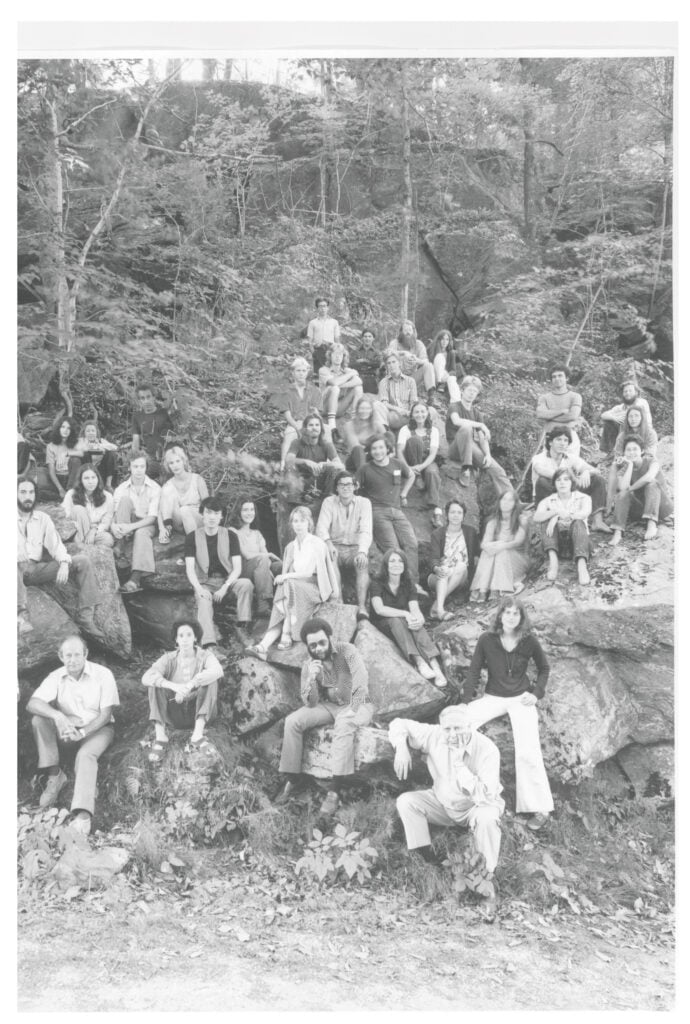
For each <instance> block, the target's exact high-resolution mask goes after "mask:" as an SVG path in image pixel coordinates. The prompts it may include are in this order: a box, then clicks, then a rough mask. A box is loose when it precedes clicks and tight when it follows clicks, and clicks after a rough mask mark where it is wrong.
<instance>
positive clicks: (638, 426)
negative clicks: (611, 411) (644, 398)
mask: <svg viewBox="0 0 690 1024" xmlns="http://www.w3.org/2000/svg"><path fill="white" fill-rule="evenodd" d="M628 434H637V435H639V436H640V437H641V438H642V445H643V447H642V454H643V455H649V456H650V458H652V459H655V458H656V453H657V449H658V447H659V435H658V434H657V432H656V430H655V429H654V427H653V426H652V425H651V423H650V421H649V417H648V416H647V413H646V412H645V411H644V409H642V408H641V407H640V408H638V407H637V406H636V405H634V406H632V408H630V409H628V411H627V412H626V414H625V419H624V420H623V422H622V423H621V427H620V430H619V431H618V437H617V438H616V443H615V445H614V446H613V454H614V460H613V463H614V464H615V462H616V458H617V457H619V456H621V455H622V454H623V443H624V441H625V439H626V437H627V436H628Z"/></svg>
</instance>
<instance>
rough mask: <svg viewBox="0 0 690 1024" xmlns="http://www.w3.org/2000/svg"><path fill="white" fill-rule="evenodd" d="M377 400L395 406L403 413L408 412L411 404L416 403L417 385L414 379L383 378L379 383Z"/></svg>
mask: <svg viewBox="0 0 690 1024" xmlns="http://www.w3.org/2000/svg"><path fill="white" fill-rule="evenodd" d="M379 398H380V399H381V401H383V402H388V404H389V405H395V406H397V408H399V409H402V410H403V411H404V412H409V411H410V409H411V408H412V404H413V402H416V401H417V384H416V382H415V379H414V377H406V376H405V374H404V373H403V374H401V375H400V376H399V377H384V378H383V380H380V381H379Z"/></svg>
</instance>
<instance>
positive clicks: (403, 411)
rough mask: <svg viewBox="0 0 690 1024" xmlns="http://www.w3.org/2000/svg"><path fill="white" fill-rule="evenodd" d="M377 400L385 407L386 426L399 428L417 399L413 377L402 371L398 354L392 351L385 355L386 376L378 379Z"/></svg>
mask: <svg viewBox="0 0 690 1024" xmlns="http://www.w3.org/2000/svg"><path fill="white" fill-rule="evenodd" d="M379 400H380V401H381V403H382V404H383V406H384V408H385V409H386V412H387V415H388V426H389V427H390V429H391V430H393V431H396V432H397V431H398V430H400V428H401V427H403V426H405V424H406V423H407V422H408V420H409V418H410V410H411V408H412V404H413V402H416V401H417V385H416V384H415V380H414V377H408V376H407V375H406V374H404V373H403V372H402V365H401V362H400V356H399V355H397V354H396V353H394V352H391V353H389V355H387V356H386V376H385V377H383V379H382V380H380V381H379Z"/></svg>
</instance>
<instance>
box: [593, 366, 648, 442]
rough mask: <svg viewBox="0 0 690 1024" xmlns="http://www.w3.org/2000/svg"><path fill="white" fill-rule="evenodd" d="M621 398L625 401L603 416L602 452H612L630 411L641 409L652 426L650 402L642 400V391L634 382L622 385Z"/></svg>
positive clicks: (605, 412) (607, 410) (627, 381)
mask: <svg viewBox="0 0 690 1024" xmlns="http://www.w3.org/2000/svg"><path fill="white" fill-rule="evenodd" d="M621 398H622V399H623V400H622V402H620V403H619V405H614V406H613V408H611V409H606V410H605V411H604V412H602V414H601V420H602V422H603V424H604V429H603V431H602V434H601V441H600V445H601V450H602V451H604V452H610V451H612V450H613V447H614V445H615V443H616V441H617V440H618V431H619V429H620V426H621V424H622V423H623V422H624V421H625V417H626V415H627V412H628V409H641V410H642V412H643V414H644V415H645V416H646V417H647V422H648V423H649V426H650V427H651V425H652V413H651V410H650V408H649V402H648V401H647V399H646V398H642V396H641V395H640V389H639V388H638V386H637V383H636V381H634V380H624V381H623V383H622V384H621Z"/></svg>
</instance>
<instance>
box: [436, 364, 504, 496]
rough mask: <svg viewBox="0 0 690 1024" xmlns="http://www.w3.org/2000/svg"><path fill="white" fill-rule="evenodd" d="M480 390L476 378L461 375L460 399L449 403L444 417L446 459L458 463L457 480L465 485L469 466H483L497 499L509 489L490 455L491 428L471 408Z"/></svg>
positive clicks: (480, 383) (467, 482) (502, 474)
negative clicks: (446, 442) (447, 446)
mask: <svg viewBox="0 0 690 1024" xmlns="http://www.w3.org/2000/svg"><path fill="white" fill-rule="evenodd" d="M481 389H482V382H481V381H480V379H479V377H471V376H470V377H463V379H462V381H461V383H460V401H458V402H451V403H450V405H449V406H448V416H447V418H446V437H447V438H448V442H449V448H448V458H449V459H450V460H451V461H452V462H459V463H460V465H461V466H462V471H461V473H460V483H461V484H462V486H463V487H467V486H468V485H469V483H470V479H471V471H472V469H473V468H474V469H484V470H486V472H487V473H488V474H489V476H490V477H491V482H492V483H493V485H494V488H495V490H496V494H497V495H498V497H499V498H500V496H501V495H502V494H503V492H504V491H509V490H510V489H511V483H510V480H509V479H508V475H507V474H506V471H505V470H504V469H503V467H502V466H499V464H498V462H496V459H494V457H493V456H492V454H491V449H490V448H489V441H490V440H491V431H490V430H489V428H488V427H487V425H486V423H485V422H484V420H483V419H482V417H481V416H480V414H479V411H478V410H477V409H475V408H474V403H475V400H476V398H477V396H478V395H479V392H480V391H481Z"/></svg>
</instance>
